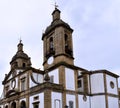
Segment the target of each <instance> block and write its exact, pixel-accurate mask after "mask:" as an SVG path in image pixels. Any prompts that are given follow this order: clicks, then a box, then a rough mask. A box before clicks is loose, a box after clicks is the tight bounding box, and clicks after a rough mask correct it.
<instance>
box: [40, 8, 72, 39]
mask: <svg viewBox="0 0 120 108" xmlns="http://www.w3.org/2000/svg"><path fill="white" fill-rule="evenodd" d="M52 15H53V21H52V23H51V24H50V26H48V27H47V28H46V30H45V33H44V34H43V37H42V39H43V38H44V36H45V35H47V34H48V33H50V32H51V31H52V30H54V29H55V28H56V27H59V26H63V27H65V28H67V29H69V30H71V32H73V29H72V28H71V27H70V26H69V24H67V23H66V22H64V21H63V20H61V19H60V11H59V10H58V9H55V10H54V12H53V13H52Z"/></svg>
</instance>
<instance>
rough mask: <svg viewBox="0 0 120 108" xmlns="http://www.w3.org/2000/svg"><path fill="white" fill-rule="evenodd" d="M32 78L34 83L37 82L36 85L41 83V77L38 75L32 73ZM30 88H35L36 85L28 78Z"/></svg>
mask: <svg viewBox="0 0 120 108" xmlns="http://www.w3.org/2000/svg"><path fill="white" fill-rule="evenodd" d="M32 77H33V79H34V80H35V82H37V83H43V79H44V78H43V75H41V74H38V73H32ZM29 82H30V87H34V86H36V85H37V84H36V83H35V82H34V81H33V80H32V79H31V77H30V81H29Z"/></svg>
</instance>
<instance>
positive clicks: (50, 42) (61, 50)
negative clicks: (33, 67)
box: [42, 7, 74, 69]
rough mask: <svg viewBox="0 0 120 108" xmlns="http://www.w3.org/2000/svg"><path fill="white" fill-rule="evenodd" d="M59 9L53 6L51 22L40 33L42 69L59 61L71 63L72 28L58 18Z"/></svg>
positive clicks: (72, 61) (72, 59)
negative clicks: (42, 58) (42, 57)
mask: <svg viewBox="0 0 120 108" xmlns="http://www.w3.org/2000/svg"><path fill="white" fill-rule="evenodd" d="M60 13H61V12H60V10H59V9H58V8H57V7H55V10H54V11H53V13H52V22H51V24H50V26H48V27H47V28H46V30H45V33H43V35H42V40H43V50H44V51H43V52H44V54H43V56H44V62H43V66H44V69H47V68H49V67H51V66H54V65H56V64H59V63H61V62H64V63H67V64H70V65H73V64H74V57H73V43H72V32H73V29H72V28H71V27H70V26H69V25H68V24H67V23H65V22H64V21H62V20H61V18H60Z"/></svg>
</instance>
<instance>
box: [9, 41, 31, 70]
mask: <svg viewBox="0 0 120 108" xmlns="http://www.w3.org/2000/svg"><path fill="white" fill-rule="evenodd" d="M17 47H18V49H17V52H16V54H15V55H14V56H13V58H12V60H11V62H10V65H11V69H16V68H22V69H24V68H26V67H30V66H31V60H30V57H29V56H28V55H27V54H26V53H24V51H23V43H22V40H20V42H19V44H18V45H17Z"/></svg>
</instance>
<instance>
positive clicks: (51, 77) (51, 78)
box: [50, 75, 54, 83]
mask: <svg viewBox="0 0 120 108" xmlns="http://www.w3.org/2000/svg"><path fill="white" fill-rule="evenodd" d="M50 82H51V83H54V76H53V75H52V76H50Z"/></svg>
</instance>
